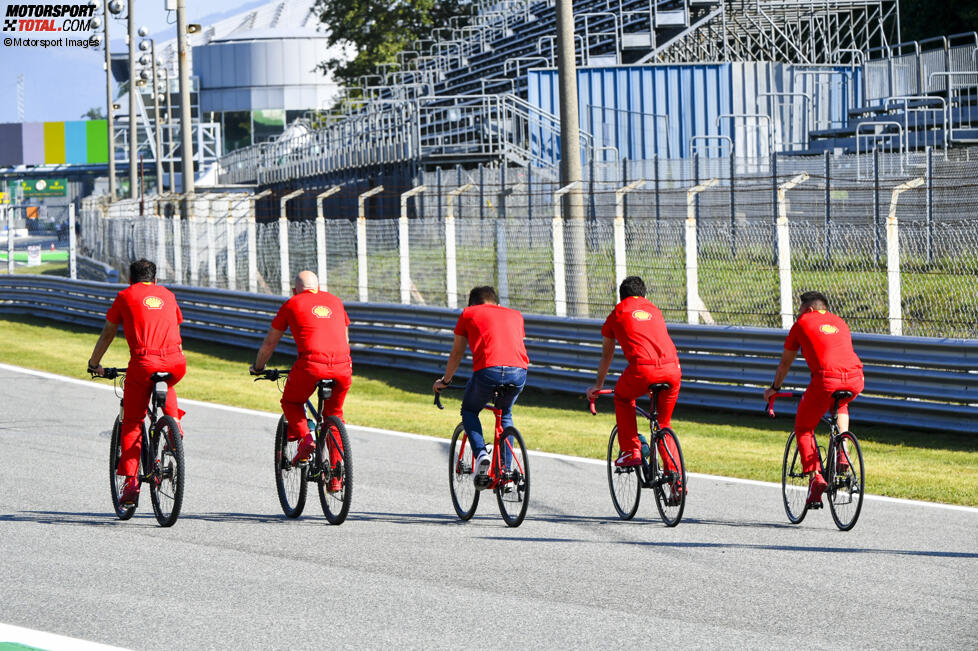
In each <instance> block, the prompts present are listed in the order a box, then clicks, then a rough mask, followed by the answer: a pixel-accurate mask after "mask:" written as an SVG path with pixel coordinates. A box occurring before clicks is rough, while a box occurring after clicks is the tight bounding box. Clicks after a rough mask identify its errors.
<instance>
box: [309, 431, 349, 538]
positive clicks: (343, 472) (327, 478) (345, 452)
mask: <svg viewBox="0 0 978 651" xmlns="http://www.w3.org/2000/svg"><path fill="white" fill-rule="evenodd" d="M318 434H319V436H318V437H317V440H316V458H317V459H318V461H319V467H320V468H321V469H322V472H321V473H320V476H319V479H317V481H316V483H317V484H318V485H319V503H320V504H321V505H322V507H323V515H325V516H326V519H327V520H328V521H329V523H330V524H343V521H344V520H346V516H347V515H348V514H349V512H350V502H351V501H352V500H353V452H352V449H351V447H350V437H349V435H348V434H347V433H346V425H344V424H343V421H342V420H340V419H339V417H337V416H327V417H326V419H325V420H323V423H322V425H321V426H320V428H319V432H318ZM330 441H332V442H333V444H334V445H335V444H336V443H337V442H338V443H339V444H340V445H341V446H342V451H341V453H340V455H341V458H340V461H339V462H337V464H336V467H333V465H332V463H331V460H330V455H329V442H330ZM334 479H338V480H339V484H340V489H339V490H338V491H334V492H332V493H331V492H330V491H329V488H330V484H331V482H332V481H333V480H334Z"/></svg>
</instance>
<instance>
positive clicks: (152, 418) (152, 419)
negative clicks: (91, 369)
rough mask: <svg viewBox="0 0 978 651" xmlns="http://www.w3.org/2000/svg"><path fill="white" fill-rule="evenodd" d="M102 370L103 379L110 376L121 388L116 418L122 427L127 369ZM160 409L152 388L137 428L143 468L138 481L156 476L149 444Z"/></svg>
mask: <svg viewBox="0 0 978 651" xmlns="http://www.w3.org/2000/svg"><path fill="white" fill-rule="evenodd" d="M104 370H105V373H106V375H105V376H103V378H105V379H110V378H111V379H112V380H113V382H115V386H116V388H117V389H121V390H122V395H119V394H118V393H117V394H116V395H119V415H118V416H117V418H118V423H119V427H122V415H123V414H122V412H123V409H124V402H123V401H124V400H125V395H126V381H125V380H126V371H127V370H128V369H124V368H106V369H104ZM120 379H121V381H118V382H116V381H117V380H120ZM160 409H161V407H160V404H159V400H158V399H157V397H156V391H155V389H154V391H152V392H151V393H150V395H149V402H148V403H147V411H146V417H144V418H143V422H142V426H141V427H140V428H139V436H140V443H141V446H140V450H139V457H140V462H141V466H142V470H143V474H142V475H140V476H139V477H138V478H139V481H140V483H145V482H148V481H150V480H152V479H153V478H154V477H155V476H156V469H155V468H154V466H155V463H154V459H153V456H152V451H151V448H150V444H151V441H152V440H153V438H152V437H153V436H155V434H156V421H157V420H158V419H159V411H160ZM146 418H149V425H146Z"/></svg>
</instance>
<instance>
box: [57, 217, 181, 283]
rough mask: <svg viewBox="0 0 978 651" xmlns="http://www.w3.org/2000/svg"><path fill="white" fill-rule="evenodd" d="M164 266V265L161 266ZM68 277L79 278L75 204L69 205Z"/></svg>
mask: <svg viewBox="0 0 978 651" xmlns="http://www.w3.org/2000/svg"><path fill="white" fill-rule="evenodd" d="M161 266H162V264H161ZM68 277H69V278H71V279H72V280H74V279H75V278H78V238H77V237H75V204H73V203H69V204H68Z"/></svg>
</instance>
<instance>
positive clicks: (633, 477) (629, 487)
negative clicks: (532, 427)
mask: <svg viewBox="0 0 978 651" xmlns="http://www.w3.org/2000/svg"><path fill="white" fill-rule="evenodd" d="M669 388H670V385H669V383H667V382H663V383H657V384H650V385H649V395H650V397H651V398H652V407H651V410H650V411H645V410H644V409H642V408H641V407H639V406H638V405H636V406H635V413H636V414H638V415H639V416H642V417H644V418H646V419H648V421H649V435H650V437H651V443H650V442H648V441H646V440H645V437H644V436H642V435H641V434H639V437H638V438H639V441H640V442H641V444H642V465H641V466H632V467H627V466H626V467H619V466H616V465H615V461H616V460H617V459H618V458H619V457H620V456H621V454H622V453H621V451H620V450H619V451H618V453H617V454H615V449H616V448H617V446H618V426H617V425H616V426H615V427H613V428H612V429H611V437H610V438H609V439H608V488H609V490H610V491H611V501H612V503H613V504H614V506H615V510H616V511H617V512H618V517H620V518H621V519H622V520H631V519H632V518H633V517H635V513H636V512H637V511H638V504H639V501H640V499H641V497H642V489H643V488H651V489H652V491H653V493H654V494H655V505H656V508H657V509H658V510H659V515H660V516H661V517H662V522H663V523H664V524H665V525H666V526H667V527H675V526H676V525H677V524H679V522H680V520H682V518H683V511H684V510H685V508H686V491H687V488H686V487H687V478H686V462H685V460H684V459H683V450H682V447H680V445H679V437H678V436H676V433H675V432H674V431H672V429H671V428H669V427H659V407H658V397H659V392H660V391H666V390H668V389H669ZM614 392H615V391H614V389H602V390H600V391H598V392H597V393H596V395H613V394H614ZM589 403H590V408H591V414H593V415H597V413H598V410H597V409H596V408H595V406H594V400H593V399H592V400H590V401H589ZM670 442H671V446H670ZM646 450H648V451H646ZM652 450H655V453H654V454H653V452H652ZM672 450H675V454H673V452H672ZM667 467H670V468H673V470H670V471H666V470H665V468H667Z"/></svg>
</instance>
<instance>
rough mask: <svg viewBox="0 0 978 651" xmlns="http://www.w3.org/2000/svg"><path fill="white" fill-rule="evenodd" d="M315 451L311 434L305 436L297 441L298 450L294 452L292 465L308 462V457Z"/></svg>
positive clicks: (314, 443)
mask: <svg viewBox="0 0 978 651" xmlns="http://www.w3.org/2000/svg"><path fill="white" fill-rule="evenodd" d="M315 450H316V439H314V438H312V434H306V436H305V438H303V439H302V440H301V441H299V449H298V450H297V451H296V453H295V456H294V457H293V458H292V463H293V465H294V464H297V463H304V462H306V461H309V457H310V456H312V453H313V452H314V451H315Z"/></svg>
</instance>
